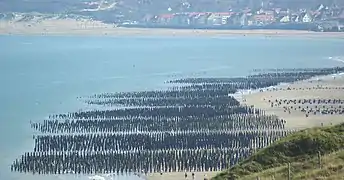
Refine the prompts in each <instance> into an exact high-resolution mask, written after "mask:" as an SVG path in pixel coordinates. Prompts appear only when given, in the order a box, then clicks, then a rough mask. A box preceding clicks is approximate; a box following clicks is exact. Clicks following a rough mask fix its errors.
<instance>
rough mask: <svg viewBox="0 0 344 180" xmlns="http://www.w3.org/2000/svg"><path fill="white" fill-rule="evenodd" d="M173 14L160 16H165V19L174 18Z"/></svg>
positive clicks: (161, 16)
mask: <svg viewBox="0 0 344 180" xmlns="http://www.w3.org/2000/svg"><path fill="white" fill-rule="evenodd" d="M173 16H174V15H173V14H161V15H159V17H160V18H165V19H167V18H173Z"/></svg>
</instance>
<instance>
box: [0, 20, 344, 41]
mask: <svg viewBox="0 0 344 180" xmlns="http://www.w3.org/2000/svg"><path fill="white" fill-rule="evenodd" d="M0 35H93V36H125V35H130V36H132V35H138V36H266V37H274V36H296V37H310V38H324V37H325V38H344V32H310V31H298V30H194V29H159V28H156V29H155V28H154V29H145V28H120V27H115V26H114V25H111V24H104V23H102V22H99V21H90V20H75V19H47V20H40V21H26V22H17V21H0Z"/></svg>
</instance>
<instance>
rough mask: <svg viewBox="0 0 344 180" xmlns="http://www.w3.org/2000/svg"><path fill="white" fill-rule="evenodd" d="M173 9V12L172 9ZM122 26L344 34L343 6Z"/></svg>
mask: <svg viewBox="0 0 344 180" xmlns="http://www.w3.org/2000/svg"><path fill="white" fill-rule="evenodd" d="M169 10H170V9H169ZM118 26H121V27H146V28H185V29H190V28H194V29H290V30H309V31H320V32H340V31H342V32H343V31H344V7H339V6H336V5H332V6H330V7H329V6H325V5H323V4H320V5H318V6H317V7H314V8H313V9H298V10H291V9H287V8H277V7H266V6H264V4H262V6H261V7H260V8H258V9H256V10H254V9H251V8H245V9H229V10H228V11H227V12H178V13H165V14H158V15H151V14H150V15H146V16H145V17H144V18H142V20H138V21H137V20H135V21H134V20H124V21H123V22H121V23H120V24H119V25H118Z"/></svg>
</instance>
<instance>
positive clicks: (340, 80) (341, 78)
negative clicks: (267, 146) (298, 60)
mask: <svg viewBox="0 0 344 180" xmlns="http://www.w3.org/2000/svg"><path fill="white" fill-rule="evenodd" d="M334 77H335V78H334ZM288 88H289V89H290V90H287V89H288ZM313 88H315V89H313ZM274 89H275V90H265V91H263V92H253V93H247V94H244V95H242V97H241V98H242V99H241V98H239V99H238V100H239V101H241V103H243V104H247V105H254V106H255V107H257V108H260V109H263V110H265V111H266V113H267V114H275V115H277V116H279V117H280V118H282V119H285V120H286V122H287V124H286V128H287V129H304V128H309V127H314V126H321V125H330V124H338V123H341V122H344V119H343V114H333V115H330V114H328V115H322V114H316V115H314V114H310V115H309V116H308V117H306V116H305V113H303V112H301V111H299V110H292V111H291V113H289V112H284V110H283V108H282V107H271V106H270V103H269V102H268V101H269V100H275V99H278V98H279V99H343V100H344V93H343V91H344V74H340V75H336V76H333V75H329V76H323V77H320V78H319V80H318V79H317V78H315V79H312V80H305V81H299V82H295V83H292V84H284V85H279V86H276V87H274ZM297 106H301V107H302V106H307V105H302V104H298V105H297ZM321 106H331V105H321ZM343 106H344V105H343ZM218 173H220V172H217V171H214V172H195V174H196V178H195V179H196V180H203V178H204V175H205V174H206V175H207V177H208V179H209V178H212V177H214V176H215V175H216V174H218ZM190 174H191V172H188V178H187V179H192V178H191V177H190ZM146 178H147V179H148V180H160V179H164V180H183V179H185V178H184V172H173V173H164V174H163V175H160V174H159V173H153V174H149V175H148V176H147V177H146Z"/></svg>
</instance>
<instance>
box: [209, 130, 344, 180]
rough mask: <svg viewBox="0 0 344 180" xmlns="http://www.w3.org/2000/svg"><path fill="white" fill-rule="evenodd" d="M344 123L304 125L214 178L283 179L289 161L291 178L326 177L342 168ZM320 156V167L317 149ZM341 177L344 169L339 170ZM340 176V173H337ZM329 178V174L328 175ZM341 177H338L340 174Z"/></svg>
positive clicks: (215, 179)
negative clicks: (304, 127) (309, 126)
mask: <svg viewBox="0 0 344 180" xmlns="http://www.w3.org/2000/svg"><path fill="white" fill-rule="evenodd" d="M342 149H344V124H340V125H336V126H331V127H321V128H320V127H318V128H311V129H306V130H303V131H300V132H297V133H294V134H291V135H290V136H287V137H285V138H283V139H281V140H279V141H277V142H275V143H273V144H272V145H270V146H269V147H267V148H264V149H261V150H259V151H258V152H257V153H255V154H253V155H252V156H251V157H249V158H248V159H246V160H244V161H242V162H240V163H239V164H238V165H236V166H234V167H232V168H230V169H229V170H226V171H224V172H222V173H220V174H218V175H217V176H215V177H214V178H213V180H225V179H230V180H231V179H256V177H257V176H258V177H260V179H261V180H262V179H264V178H265V179H272V177H273V176H274V177H275V179H286V177H287V176H288V173H287V172H288V171H287V170H288V168H287V164H288V163H290V164H291V168H290V169H291V172H292V177H293V178H292V179H323V178H324V177H326V179H329V178H330V176H332V175H333V176H335V175H337V174H340V172H342V171H344V169H343V166H344V151H343V150H342ZM319 152H320V154H321V156H322V160H321V161H322V162H321V166H322V168H321V169H320V168H319V163H318V162H319V161H318V159H319V158H318V153H319ZM342 173H343V174H341V175H343V177H344V172H342ZM338 177H340V176H338ZM330 179H331V178H330ZM339 179H341V178H339Z"/></svg>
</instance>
